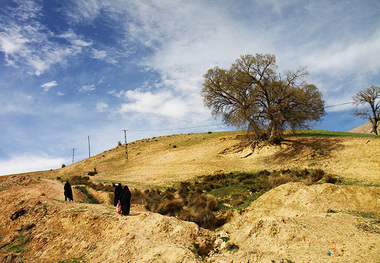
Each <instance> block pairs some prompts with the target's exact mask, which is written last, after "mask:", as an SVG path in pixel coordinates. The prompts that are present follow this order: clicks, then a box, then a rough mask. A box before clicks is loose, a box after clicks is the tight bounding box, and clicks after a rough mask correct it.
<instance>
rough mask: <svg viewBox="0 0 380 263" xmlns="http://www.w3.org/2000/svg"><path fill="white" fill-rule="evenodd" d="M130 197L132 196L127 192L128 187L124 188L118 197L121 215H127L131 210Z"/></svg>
mask: <svg viewBox="0 0 380 263" xmlns="http://www.w3.org/2000/svg"><path fill="white" fill-rule="evenodd" d="M131 197H132V194H131V191H129V188H128V186H124V188H123V191H121V195H120V205H121V212H122V214H123V215H129V210H130V208H131Z"/></svg>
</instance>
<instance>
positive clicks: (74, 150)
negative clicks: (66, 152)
mask: <svg viewBox="0 0 380 263" xmlns="http://www.w3.org/2000/svg"><path fill="white" fill-rule="evenodd" d="M74 151H75V149H74V148H73V163H74Z"/></svg>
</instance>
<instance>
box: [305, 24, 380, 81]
mask: <svg viewBox="0 0 380 263" xmlns="http://www.w3.org/2000/svg"><path fill="white" fill-rule="evenodd" d="M306 63H307V64H308V65H310V68H312V69H313V71H315V72H317V73H321V72H323V73H325V74H333V75H342V74H350V73H351V74H352V73H355V74H356V73H368V72H369V73H373V74H379V72H380V30H378V31H377V32H376V33H375V34H374V35H373V36H372V37H370V38H368V39H366V40H361V41H360V42H359V41H358V42H353V43H342V42H336V43H334V44H332V45H330V46H329V47H327V48H325V49H323V50H322V49H317V50H316V51H315V52H313V53H311V54H310V55H309V56H307V57H306Z"/></svg>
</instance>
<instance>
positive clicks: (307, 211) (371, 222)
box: [215, 183, 380, 262]
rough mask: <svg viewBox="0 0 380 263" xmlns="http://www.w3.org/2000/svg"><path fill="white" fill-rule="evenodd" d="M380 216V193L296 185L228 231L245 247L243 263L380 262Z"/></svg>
mask: <svg viewBox="0 0 380 263" xmlns="http://www.w3.org/2000/svg"><path fill="white" fill-rule="evenodd" d="M379 211H380V189H378V188H363V187H356V186H336V185H331V184H322V185H312V186H305V185H304V184H302V183H290V184H286V185H282V186H279V187H277V188H275V189H273V190H271V191H269V192H268V193H266V194H264V195H263V196H261V197H260V198H259V199H258V200H256V201H255V202H253V203H252V204H251V206H249V207H248V208H247V209H246V210H245V211H244V212H243V213H242V214H241V215H238V216H235V218H234V219H233V220H232V221H231V222H230V223H228V224H227V225H225V227H224V229H225V230H226V231H228V232H229V233H230V236H231V242H233V243H235V244H236V245H237V246H238V247H239V250H238V251H237V252H236V253H235V254H234V256H235V258H236V259H238V261H239V260H242V261H247V260H251V261H253V262H271V261H272V262H273V261H275V262H282V260H291V261H292V262H379V261H380V246H379V244H380V227H379V224H380V221H379V220H380V218H379ZM371 215H372V216H371ZM369 217H370V218H371V219H368V218H369ZM218 258H220V256H219V255H218V256H215V259H218ZM239 262H240V261H239ZM285 262H286V261H285Z"/></svg>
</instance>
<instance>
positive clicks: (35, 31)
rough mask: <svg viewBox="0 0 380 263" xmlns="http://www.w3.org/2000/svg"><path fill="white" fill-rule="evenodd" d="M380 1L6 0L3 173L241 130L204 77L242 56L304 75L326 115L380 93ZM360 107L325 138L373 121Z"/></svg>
mask: <svg viewBox="0 0 380 263" xmlns="http://www.w3.org/2000/svg"><path fill="white" fill-rule="evenodd" d="M379 14H380V2H379V1H378V0H366V1H362V0H356V1H325V0H317V1H313V0H311V1H303V0H288V1H277V0H268V1H266V0H265V1H264V0H252V1H248V0H242V1H229V0H225V1H223V0H219V1H215V0H213V1H211V0H209V1H207V0H205V1H196V0H194V1H181V0H149V1H148V0H147V1H140V0H104V1H101V0H73V1H70V0H65V1H61V0H45V1H44V0H38V1H33V0H30V1H29V0H19V1H12V0H0V91H1V93H0V94H1V96H0V131H1V136H0V175H4V174H10V173H18V172H26V171H35V170H44V169H56V168H60V166H61V164H63V163H64V164H66V165H68V164H71V162H72V153H73V148H74V149H75V161H79V160H82V159H85V158H87V157H88V154H89V153H88V136H90V146H91V155H95V154H98V153H100V152H103V151H105V150H108V149H111V148H113V147H115V146H117V143H118V141H121V142H124V133H123V131H122V130H128V132H127V136H128V141H134V140H138V139H142V138H148V137H153V136H160V135H166V134H174V133H191V132H207V131H222V130H233V127H224V126H223V125H221V123H220V120H214V119H213V118H212V117H211V115H210V111H209V110H208V109H206V108H205V107H204V106H203V102H202V98H201V96H200V90H201V88H202V81H203V77H202V76H203V74H205V73H206V72H207V70H208V69H209V68H212V67H214V66H219V67H224V68H228V67H230V65H231V64H232V63H233V62H234V61H235V60H236V59H238V58H239V57H240V56H241V55H244V54H255V53H264V54H266V53H270V54H274V55H276V59H277V65H278V66H279V69H278V70H279V72H282V71H284V70H287V69H290V70H294V69H297V68H298V67H299V66H307V67H308V71H309V73H310V75H309V77H308V78H307V81H308V82H310V83H314V84H315V85H316V86H317V87H318V88H319V90H320V91H321V92H322V93H323V98H324V100H325V101H326V105H337V104H341V103H346V102H350V101H351V100H352V96H353V95H354V94H355V93H357V92H358V91H359V90H361V89H364V88H367V87H369V86H371V85H375V86H379V85H380V76H379V72H380V16H379ZM351 109H352V105H350V104H345V105H342V106H335V107H329V108H327V109H326V110H327V113H328V115H327V116H325V117H324V120H323V121H322V122H321V123H319V124H318V125H317V126H316V128H317V129H324V130H336V131H347V130H349V129H352V128H354V127H357V126H359V125H362V124H364V123H366V121H365V120H361V119H359V118H356V117H353V116H351V115H350V111H351Z"/></svg>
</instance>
